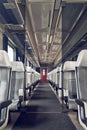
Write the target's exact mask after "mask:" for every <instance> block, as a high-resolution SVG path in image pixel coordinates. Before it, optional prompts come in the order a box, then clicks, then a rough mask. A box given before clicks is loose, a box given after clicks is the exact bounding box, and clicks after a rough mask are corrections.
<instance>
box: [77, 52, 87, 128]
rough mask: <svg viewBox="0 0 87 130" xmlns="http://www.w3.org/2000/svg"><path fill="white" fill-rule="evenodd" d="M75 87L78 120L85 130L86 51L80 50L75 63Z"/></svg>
mask: <svg viewBox="0 0 87 130" xmlns="http://www.w3.org/2000/svg"><path fill="white" fill-rule="evenodd" d="M76 87H77V100H76V103H77V104H78V119H79V122H80V124H81V125H82V126H83V127H84V129H86V130H87V50H82V51H81V52H80V53H79V55H78V59H77V63H76Z"/></svg>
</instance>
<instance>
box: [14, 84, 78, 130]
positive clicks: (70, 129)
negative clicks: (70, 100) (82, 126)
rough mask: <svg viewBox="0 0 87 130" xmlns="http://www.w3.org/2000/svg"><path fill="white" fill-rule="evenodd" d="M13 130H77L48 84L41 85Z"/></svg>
mask: <svg viewBox="0 0 87 130" xmlns="http://www.w3.org/2000/svg"><path fill="white" fill-rule="evenodd" d="M25 110H26V112H22V113H21V115H20V117H19V118H18V120H17V121H16V123H15V125H14V127H13V129H12V130H76V128H75V126H74V125H73V123H72V122H71V120H70V118H69V117H68V116H67V114H64V113H62V106H61V104H60V103H59V101H58V99H57V98H56V96H55V94H54V93H53V91H52V90H51V88H50V86H49V84H48V83H43V84H42V83H41V84H40V85H39V86H38V88H37V90H36V91H35V93H34V95H33V96H32V98H31V100H30V102H29V106H27V107H26V108H25Z"/></svg>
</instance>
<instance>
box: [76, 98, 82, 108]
mask: <svg viewBox="0 0 87 130" xmlns="http://www.w3.org/2000/svg"><path fill="white" fill-rule="evenodd" d="M75 102H76V103H77V104H78V105H80V106H82V107H84V101H83V100H81V99H76V100H75Z"/></svg>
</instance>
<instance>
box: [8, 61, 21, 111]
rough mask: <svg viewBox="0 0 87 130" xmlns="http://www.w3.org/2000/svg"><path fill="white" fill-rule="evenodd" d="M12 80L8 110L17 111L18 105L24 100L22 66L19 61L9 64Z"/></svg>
mask: <svg viewBox="0 0 87 130" xmlns="http://www.w3.org/2000/svg"><path fill="white" fill-rule="evenodd" d="M11 65H12V78H11V94H10V98H11V100H12V104H11V105H10V110H17V109H18V107H19V106H18V105H19V104H20V103H21V101H22V100H23V98H24V66H23V63H22V62H20V61H14V62H11Z"/></svg>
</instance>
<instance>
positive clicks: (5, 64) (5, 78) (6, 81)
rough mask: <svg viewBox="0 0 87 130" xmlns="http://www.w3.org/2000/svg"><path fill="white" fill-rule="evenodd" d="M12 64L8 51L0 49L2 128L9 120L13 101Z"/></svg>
mask: <svg viewBox="0 0 87 130" xmlns="http://www.w3.org/2000/svg"><path fill="white" fill-rule="evenodd" d="M10 76H11V64H10V60H9V56H8V54H7V52H5V51H3V50H0V129H4V127H5V126H6V125H7V122H8V115H9V108H8V106H9V105H10V103H11V101H10V100H9V93H10V91H9V90H10Z"/></svg>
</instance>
